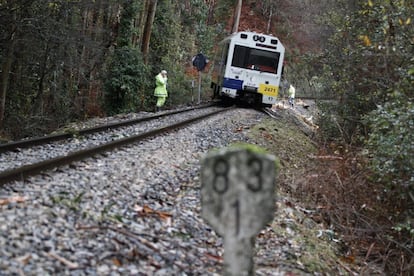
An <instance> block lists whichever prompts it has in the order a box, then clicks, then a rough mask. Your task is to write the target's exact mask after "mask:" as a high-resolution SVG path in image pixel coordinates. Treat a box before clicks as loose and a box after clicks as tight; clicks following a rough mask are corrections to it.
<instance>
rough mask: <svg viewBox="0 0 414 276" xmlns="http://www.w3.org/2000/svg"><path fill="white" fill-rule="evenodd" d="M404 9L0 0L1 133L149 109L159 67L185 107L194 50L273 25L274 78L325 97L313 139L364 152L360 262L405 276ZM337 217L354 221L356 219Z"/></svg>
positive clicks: (408, 150)
mask: <svg viewBox="0 0 414 276" xmlns="http://www.w3.org/2000/svg"><path fill="white" fill-rule="evenodd" d="M413 14H414V0H395V1H393V0H338V1H328V0H321V1H312V0H305V1H300V0H292V1H282V0H263V1H251V0H250V1H249V0H245V1H242V0H182V1H172V0H84V1H78V0H0V66H1V67H0V141H10V140H16V139H21V138H24V137H32V136H39V135H42V134H45V133H48V132H50V131H53V130H55V129H57V128H59V127H62V126H64V125H65V124H67V123H68V122H73V121H81V120H85V119H87V118H91V117H95V116H109V115H114V114H119V113H127V112H138V111H152V110H153V106H154V103H155V99H154V97H153V94H152V91H153V89H154V76H155V75H156V74H157V73H158V72H159V71H160V70H162V69H165V70H167V71H168V74H169V79H170V80H171V82H170V84H169V91H170V94H171V97H170V98H169V100H168V102H167V104H168V106H169V107H174V106H180V105H186V104H189V103H191V99H192V93H193V92H192V90H191V83H192V81H193V80H196V79H197V71H196V70H195V69H194V68H193V66H192V64H191V59H192V57H193V56H194V55H196V54H197V53H200V52H202V53H204V54H205V55H206V56H207V57H213V56H214V54H215V50H216V48H215V46H216V45H217V43H218V42H219V41H220V40H221V39H222V38H224V37H225V36H226V35H229V34H231V33H232V32H234V31H236V30H239V31H241V30H251V31H256V32H262V33H270V34H273V35H276V36H277V37H278V38H279V39H280V40H281V41H282V42H283V43H284V45H285V46H286V49H287V56H286V62H285V70H284V72H285V76H284V77H285V78H287V79H288V80H289V81H292V82H294V83H295V84H296V86H297V91H298V93H297V97H301V96H312V97H314V98H316V100H318V99H322V98H327V97H328V98H330V99H332V101H329V102H326V101H320V102H319V106H320V110H321V113H320V116H319V118H318V125H319V127H320V128H319V137H318V141H319V143H320V145H321V147H325V148H326V149H327V150H329V149H331V150H332V151H333V152H335V151H340V152H341V153H343V154H344V155H352V158H353V159H352V160H362V161H358V162H356V161H355V162H356V164H357V165H358V166H354V167H353V170H356V171H357V172H358V179H361V178H360V176H361V175H363V176H362V177H363V179H364V183H369V185H367V186H368V187H369V188H373V189H374V190H375V196H376V198H371V197H372V195H370V194H369V190H365V191H364V192H367V193H368V194H366V195H365V196H366V199H367V202H369V203H370V204H371V203H372V204H373V205H375V206H378V208H373V209H375V210H376V212H370V214H369V215H370V216H371V217H372V218H375V219H376V220H377V223H378V224H375V225H373V224H369V226H370V227H371V228H375V231H374V230H373V231H370V232H369V235H371V236H372V237H370V239H367V238H363V237H356V236H358V234H355V232H353V234H354V237H353V238H354V240H358V246H360V247H364V246H365V249H366V251H364V252H365V254H366V258H369V257H370V256H374V254H373V253H372V252H373V251H377V252H378V254H377V255H375V256H377V257H376V258H377V259H375V260H374V261H376V262H378V263H380V264H381V265H382V266H384V267H385V270H386V271H388V272H389V273H390V274H400V275H404V274H405V275H408V274H409V272H410V271H413V270H414V158H413V156H414V132H413V131H412V129H413V127H414V102H413V98H414V90H413V87H414V86H413V84H414V55H413V53H414V28H413V20H414V18H412V16H413ZM213 66H214V65H212V64H209V65H208V66H207V68H206V69H205V71H204V72H203V93H202V97H203V98H204V99H209V98H210V97H211V92H210V91H209V90H208V87H209V78H210V77H211V74H212V72H213V69H214V68H213ZM354 165H355V164H354ZM361 166H362V167H361ZM355 175H356V173H355V172H353V173H352V176H355ZM379 206H380V207H381V209H379ZM367 212H368V211H367ZM363 215H368V214H363ZM361 216H362V215H361V214H359V216H358V218H359V219H360V218H361ZM337 219H339V218H337ZM346 219H347V220H348V221H347V223H348V224H350V225H352V226H353V227H354V228H355V229H356V228H357V227H356V226H357V225H356V222H355V221H354V219H355V218H349V217H347V218H346ZM355 220H358V219H355Z"/></svg>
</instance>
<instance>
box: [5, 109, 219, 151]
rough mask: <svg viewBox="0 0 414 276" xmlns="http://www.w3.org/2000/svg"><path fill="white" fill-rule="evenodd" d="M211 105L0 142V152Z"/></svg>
mask: <svg viewBox="0 0 414 276" xmlns="http://www.w3.org/2000/svg"><path fill="white" fill-rule="evenodd" d="M213 105H215V103H209V104H205V105H200V106H196V107H188V108H184V109H179V110H173V111H168V112H163V113H160V114H155V115H150V116H145V117H142V118H137V119H131V120H125V121H122V122H115V123H109V124H104V125H100V126H96V127H91V128H85V129H80V130H76V131H74V132H73V133H61V134H52V135H48V136H42V137H35V138H31V139H26V140H19V141H15V142H10V143H5V144H0V153H2V152H6V151H11V150H15V149H17V148H27V147H31V146H35V145H41V144H46V143H50V142H54V141H59V140H64V139H68V138H72V137H74V136H77V135H86V134H91V133H95V132H99V131H105V130H109V129H115V128H119V127H124V126H130V125H133V124H137V123H141V122H145V121H149V120H153V119H157V118H162V117H165V116H168V115H174V114H178V113H182V112H186V111H191V110H195V109H202V108H207V107H211V106H213Z"/></svg>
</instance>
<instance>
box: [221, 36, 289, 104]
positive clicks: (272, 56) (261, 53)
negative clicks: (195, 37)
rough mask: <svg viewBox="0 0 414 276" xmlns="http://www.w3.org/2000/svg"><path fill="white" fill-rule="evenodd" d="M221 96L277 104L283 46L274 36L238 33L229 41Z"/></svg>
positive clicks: (256, 102)
mask: <svg viewBox="0 0 414 276" xmlns="http://www.w3.org/2000/svg"><path fill="white" fill-rule="evenodd" d="M228 41H229V44H228V48H227V49H228V54H227V61H226V66H225V68H224V70H223V71H224V72H223V73H224V75H223V80H222V86H221V94H222V95H225V96H227V97H230V98H235V99H241V100H243V101H246V102H248V103H249V104H260V105H263V106H271V105H272V104H275V103H276V99H277V95H278V91H279V85H280V80H281V75H282V66H283V58H284V53H285V48H284V46H283V45H282V44H281V43H280V41H279V40H278V39H277V38H276V37H273V36H270V35H264V34H257V33H252V32H240V33H237V34H235V35H233V36H232V38H231V39H229V40H228Z"/></svg>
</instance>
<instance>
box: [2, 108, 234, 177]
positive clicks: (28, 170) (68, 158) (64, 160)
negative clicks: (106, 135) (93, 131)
mask: <svg viewBox="0 0 414 276" xmlns="http://www.w3.org/2000/svg"><path fill="white" fill-rule="evenodd" d="M231 108H232V107H229V108H224V109H220V110H215V111H212V112H210V113H207V114H204V115H200V116H197V117H194V118H191V119H187V120H184V121H181V122H178V123H176V124H172V125H169V126H165V127H161V128H157V129H153V130H150V131H148V132H144V133H141V134H137V135H133V136H130V137H126V138H122V139H119V140H115V141H111V142H109V143H106V144H102V145H99V146H95V147H91V148H88V149H83V150H79V151H76V152H72V153H69V154H68V155H65V156H59V157H55V158H52V159H49V160H44V161H41V162H38V163H33V164H29V165H25V166H22V167H19V168H15V169H10V170H7V171H3V172H1V173H0V185H2V184H5V183H8V182H11V181H13V180H21V181H24V180H25V179H26V178H27V177H28V176H31V175H36V174H39V173H40V172H42V171H45V170H48V169H52V168H56V167H59V166H63V165H67V164H70V163H72V162H74V161H79V160H82V159H85V158H87V157H92V156H95V155H97V154H100V153H104V152H106V151H109V150H112V149H115V148H119V147H121V146H124V145H127V144H131V143H134V142H137V141H141V140H144V139H147V138H150V137H154V136H156V135H159V134H162V133H166V132H168V131H171V130H176V129H179V128H182V127H184V126H187V125H189V124H191V123H193V122H196V121H199V120H201V119H204V118H207V117H210V116H212V115H216V114H219V113H221V112H224V111H227V110H229V109H231Z"/></svg>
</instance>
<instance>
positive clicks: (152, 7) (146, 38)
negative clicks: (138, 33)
mask: <svg viewBox="0 0 414 276" xmlns="http://www.w3.org/2000/svg"><path fill="white" fill-rule="evenodd" d="M147 8H148V9H147V20H146V21H145V27H144V33H143V38H142V47H141V51H142V55H143V57H144V63H145V64H148V53H149V44H150V37H151V29H152V24H153V23H154V18H155V12H156V10H157V0H148V2H147Z"/></svg>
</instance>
